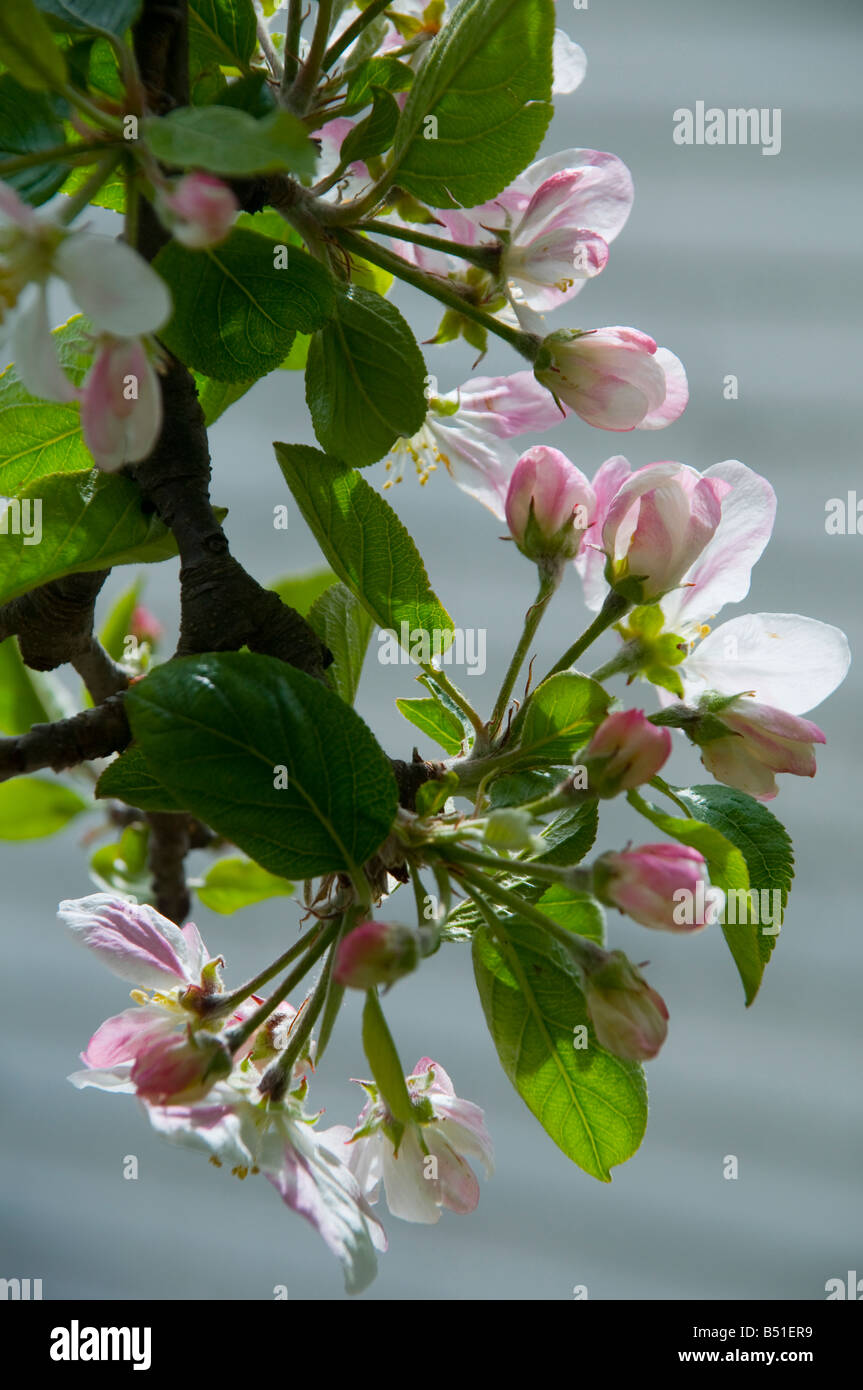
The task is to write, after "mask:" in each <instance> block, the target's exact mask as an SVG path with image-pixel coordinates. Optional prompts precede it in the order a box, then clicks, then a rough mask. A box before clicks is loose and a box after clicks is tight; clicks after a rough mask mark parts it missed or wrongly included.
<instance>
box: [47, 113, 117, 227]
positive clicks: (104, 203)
mask: <svg viewBox="0 0 863 1390" xmlns="http://www.w3.org/2000/svg"><path fill="white" fill-rule="evenodd" d="M67 134H68V131H67ZM67 172H68V175H69V177H68V178H67V179H66V182H65V183H64V184H63V187H62V188H61V190H60V191H61V193H62V194H63V195H64V197H66V198H70V197H71V196H72V194H73V193H77V192H78V190H79V189H80V188H83V187H84V184H85V183H86V182H87V179H88V178H89V176H90V174H91V173H92V172H93V166H92V165H86V164H81V165H79V166H78V167H77V168H75V169H71V170H67ZM90 202H91V203H92V204H93V206H94V207H97V208H108V210H109V211H110V212H125V210H126V183H125V180H124V178H123V171H122V168H121V167H120V165H117V166H116V168H115V169H114V170H113V172H112V173H110V174H109V175H108V177H107V179H106V180H105V182H104V183H103V184H102V187H101V188H100V189H99V191H98V193H95V194H94V195H93V197H92V198H91V199H90Z"/></svg>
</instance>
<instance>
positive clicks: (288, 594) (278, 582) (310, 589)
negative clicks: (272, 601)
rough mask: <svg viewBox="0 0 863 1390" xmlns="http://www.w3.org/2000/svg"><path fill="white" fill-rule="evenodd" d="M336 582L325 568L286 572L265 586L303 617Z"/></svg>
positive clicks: (329, 570)
mask: <svg viewBox="0 0 863 1390" xmlns="http://www.w3.org/2000/svg"><path fill="white" fill-rule="evenodd" d="M336 582H337V581H336V576H335V575H334V574H333V572H332V570H331V569H329V568H327V569H317V570H309V571H308V573H306V574H286V575H285V576H284V578H283V579H274V580H273V582H272V583H271V584H268V585H267V588H268V589H272V590H273V592H274V593H276V594H278V596H279V598H280V599H281V600H282V603H286V604H287V605H288V607H289V608H295V609H296V610H297V612H298V613H299V614H300V615H301V616H302V617H304V618H305V617H307V616H308V613H309V609H310V608H311V606H312V604H313V603H314V602H315V600H316V599H319V598H320V596H321V594H323V593H325V592H326V590H327V589H329V588H331V587H332V585H333V584H335V583H336ZM318 636H320V633H319V634H318Z"/></svg>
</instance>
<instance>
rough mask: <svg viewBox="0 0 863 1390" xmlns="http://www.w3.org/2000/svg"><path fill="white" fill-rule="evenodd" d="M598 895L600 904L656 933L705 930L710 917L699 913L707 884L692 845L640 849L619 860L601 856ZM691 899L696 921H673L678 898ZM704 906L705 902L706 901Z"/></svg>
mask: <svg viewBox="0 0 863 1390" xmlns="http://www.w3.org/2000/svg"><path fill="white" fill-rule="evenodd" d="M593 873H594V889H595V892H596V895H597V897H598V898H599V899H600V901H601V902H604V903H606V904H607V905H608V906H609V907H616V908H618V909H619V910H620V911H621V912H625V913H626V914H627V915H628V916H629V917H632V918H633V919H634V920H635V921H636V922H640V923H641V925H642V926H643V927H652V928H654V929H656V930H658V931H692V930H694V929H697V928H699V927H706V926H707V925H708V920H709V918H710V911H709V910H708V908H707V907H706V906H705V908H704V909H701V908H699V907H698V903H699V902H701V899H702V898H703V897H704V887H702V889H701V890H700V892H699V888H698V885H699V883H700V884H702V885H704V886H705V887H706V885H707V884H708V883H709V878H708V874H707V864H706V861H705V859H704V856H703V855H702V854H699V852H698V850H697V849H693V848H692V847H691V846H690V845H678V844H659V845H641V846H640V847H639V848H638V849H634V850H624V851H622V852H621V853H619V854H603V855H601V856H600V858H599V859H598V860H597V861H596V864H595V865H594V871H593ZM681 889H686V891H687V893H690V894H691V895H692V899H693V902H694V904H695V911H694V913H693V914H692V915H693V917H694V921H692V922H687V923H680V922H678V921H676V920H675V917H674V909H675V905H676V899H675V897H674V894H675V892H679V891H680V890H681ZM705 901H706V900H705Z"/></svg>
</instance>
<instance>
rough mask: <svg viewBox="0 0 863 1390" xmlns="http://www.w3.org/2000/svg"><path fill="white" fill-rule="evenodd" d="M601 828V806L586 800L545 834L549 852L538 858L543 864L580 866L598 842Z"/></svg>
mask: <svg viewBox="0 0 863 1390" xmlns="http://www.w3.org/2000/svg"><path fill="white" fill-rule="evenodd" d="M598 829H599V805H598V803H597V802H596V801H583V802H582V803H581V805H580V806H574V807H573V808H572V810H570V811H563V812H562V813H561V814H560V815H559V816H558V817H557V818H556V820H553V821H552V822H551V825H549V826H547V827H546V829H545V830H544V831H543V832H542V835H543V839H544V840H545V842H546V844H547V845H548V849H545V850H543V851H542V852H541V853H540V854H537V855H535V856H534V857H535V858H536V859H537V860H538V861H539V862H540V863H541V864H561V865H565V866H569V865H570V864H580V863H581V861H582V859H583V858H584V856H585V855H586V854H587V852H588V850H589V849H590V847H591V846H592V844H593V842H594V840H595V839H596V832H597V830H598Z"/></svg>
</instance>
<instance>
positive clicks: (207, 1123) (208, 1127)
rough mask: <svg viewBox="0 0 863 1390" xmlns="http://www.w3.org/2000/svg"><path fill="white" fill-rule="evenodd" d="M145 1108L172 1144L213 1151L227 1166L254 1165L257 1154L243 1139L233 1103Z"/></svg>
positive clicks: (149, 1106) (145, 1106)
mask: <svg viewBox="0 0 863 1390" xmlns="http://www.w3.org/2000/svg"><path fill="white" fill-rule="evenodd" d="M142 1103H143V1104H144V1109H145V1110H146V1112H147V1117H148V1119H149V1121H150V1124H151V1125H152V1126H153V1128H154V1129H155V1130H156V1131H157V1132H158V1133H159V1134H161V1136H162V1138H163V1139H167V1140H168V1143H170V1144H179V1145H180V1146H181V1147H182V1148H186V1149H197V1150H198V1151H199V1152H201V1151H202V1152H204V1153H208V1154H212V1156H213V1157H214V1158H217V1159H218V1161H219V1163H223V1164H224V1165H225V1166H226V1167H227V1168H231V1169H233V1168H251V1167H252V1166H253V1164H254V1161H255V1159H254V1155H253V1153H252V1151H251V1150H250V1149H249V1147H248V1145H247V1144H246V1143H245V1141H244V1137H243V1134H242V1125H241V1121H240V1118H239V1116H238V1114H237V1112H236V1110H235V1109H234V1107H233V1106H232V1105H218V1104H216V1105H214V1104H207V1103H205V1104H202V1105H149V1104H146V1103H145V1102H142Z"/></svg>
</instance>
